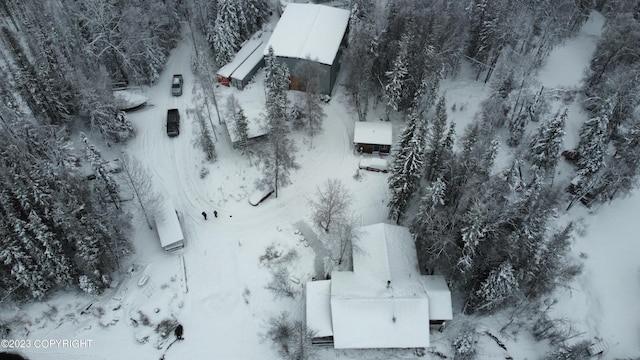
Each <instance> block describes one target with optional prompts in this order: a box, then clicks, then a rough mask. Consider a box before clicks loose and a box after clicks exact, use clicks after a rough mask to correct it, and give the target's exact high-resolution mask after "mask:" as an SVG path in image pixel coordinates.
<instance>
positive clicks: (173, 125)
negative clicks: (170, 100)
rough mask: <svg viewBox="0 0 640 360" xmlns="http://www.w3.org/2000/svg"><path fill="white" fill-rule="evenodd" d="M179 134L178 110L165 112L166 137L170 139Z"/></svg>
mask: <svg viewBox="0 0 640 360" xmlns="http://www.w3.org/2000/svg"><path fill="white" fill-rule="evenodd" d="M179 134H180V113H179V112H178V109H169V110H167V135H169V136H170V137H174V136H178V135H179Z"/></svg>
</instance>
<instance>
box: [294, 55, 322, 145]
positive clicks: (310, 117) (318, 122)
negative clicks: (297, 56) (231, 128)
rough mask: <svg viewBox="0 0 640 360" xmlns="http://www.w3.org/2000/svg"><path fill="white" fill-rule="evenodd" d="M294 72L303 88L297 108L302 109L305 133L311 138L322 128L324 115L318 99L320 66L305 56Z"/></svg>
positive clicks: (319, 92)
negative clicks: (304, 59)
mask: <svg viewBox="0 0 640 360" xmlns="http://www.w3.org/2000/svg"><path fill="white" fill-rule="evenodd" d="M296 73H297V74H298V77H299V79H300V82H299V85H300V86H301V88H302V89H303V90H304V91H303V92H301V93H300V100H299V103H300V104H299V106H298V108H299V109H300V110H302V113H301V115H302V117H303V118H304V119H305V120H306V127H307V133H308V134H309V136H310V137H311V138H313V136H314V135H316V134H318V133H319V132H320V129H322V121H323V120H324V118H325V117H326V114H325V112H324V110H323V109H322V104H321V101H320V94H321V92H322V89H321V83H320V78H321V76H322V68H320V67H319V65H318V63H316V62H314V61H312V60H311V59H309V58H307V59H306V61H304V62H303V63H301V64H300V65H299V66H298V68H297V69H296Z"/></svg>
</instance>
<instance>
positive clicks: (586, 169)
mask: <svg viewBox="0 0 640 360" xmlns="http://www.w3.org/2000/svg"><path fill="white" fill-rule="evenodd" d="M608 125H609V115H608V113H607V112H604V111H603V112H601V113H600V115H599V116H596V117H592V118H590V119H589V120H587V121H586V122H585V123H584V124H583V125H582V127H581V128H580V142H579V143H578V148H577V149H576V150H577V152H578V161H577V165H578V174H579V175H582V176H585V177H586V176H589V175H592V174H595V173H596V172H597V171H598V170H600V169H601V168H602V167H603V166H604V163H605V156H606V154H607V146H608V143H609V136H608V131H607V129H608Z"/></svg>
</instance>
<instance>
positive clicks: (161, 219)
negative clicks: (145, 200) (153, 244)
mask: <svg viewBox="0 0 640 360" xmlns="http://www.w3.org/2000/svg"><path fill="white" fill-rule="evenodd" d="M156 228H157V230H158V236H159V237H160V245H162V247H163V248H165V247H167V246H170V245H172V244H175V243H177V242H180V241H183V240H184V235H183V234H182V228H181V227H180V221H179V220H178V214H177V213H176V209H175V207H174V206H173V203H172V202H171V200H169V199H164V201H163V202H162V212H161V213H160V215H158V216H157V217H156Z"/></svg>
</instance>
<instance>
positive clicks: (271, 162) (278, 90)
mask: <svg viewBox="0 0 640 360" xmlns="http://www.w3.org/2000/svg"><path fill="white" fill-rule="evenodd" d="M265 73H266V75H265V87H266V92H267V99H266V102H267V103H266V108H267V113H266V123H267V129H268V131H269V134H268V135H267V136H268V148H267V149H266V150H265V151H264V152H263V153H262V156H261V159H262V165H263V175H264V177H263V178H262V179H261V180H260V181H259V185H260V186H262V187H273V188H274V190H275V195H276V197H277V196H278V189H279V188H280V187H283V186H286V185H288V184H290V182H291V181H290V178H289V174H290V172H291V170H293V169H296V168H298V164H297V163H296V160H295V151H296V146H295V144H294V143H293V141H292V140H291V139H289V138H288V135H289V132H290V130H289V124H288V123H287V117H288V114H289V111H288V107H289V99H288V98H287V90H288V89H289V69H288V68H287V67H286V65H284V64H279V63H278V62H277V61H276V58H275V55H274V54H273V48H272V47H269V49H268V54H267V55H266V56H265Z"/></svg>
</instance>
